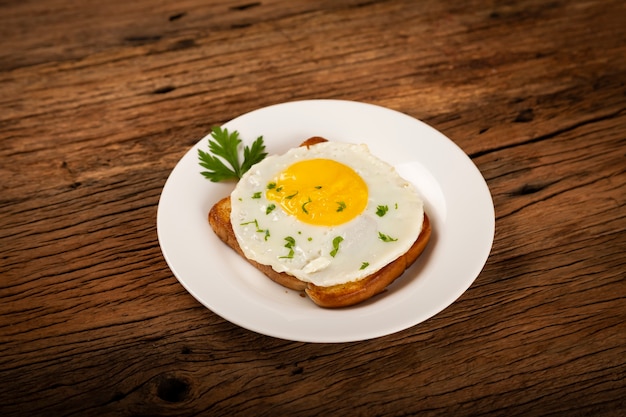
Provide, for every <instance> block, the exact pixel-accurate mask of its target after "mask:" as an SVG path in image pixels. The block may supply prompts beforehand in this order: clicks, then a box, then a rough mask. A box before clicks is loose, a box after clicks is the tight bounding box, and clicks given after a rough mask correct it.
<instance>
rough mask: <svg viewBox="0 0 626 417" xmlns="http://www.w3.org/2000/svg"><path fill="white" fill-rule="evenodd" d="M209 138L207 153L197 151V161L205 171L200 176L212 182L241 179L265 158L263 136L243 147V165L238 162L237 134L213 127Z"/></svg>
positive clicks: (239, 142) (238, 141)
mask: <svg viewBox="0 0 626 417" xmlns="http://www.w3.org/2000/svg"><path fill="white" fill-rule="evenodd" d="M211 138H212V139H209V152H205V151H203V150H202V149H198V159H199V161H200V166H201V167H203V168H205V169H207V171H202V172H201V174H202V175H203V176H204V177H205V178H207V179H209V180H211V181H213V182H219V181H224V180H228V179H238V178H241V176H242V175H243V174H245V173H246V172H247V171H248V170H249V169H250V167H252V165H254V164H256V163H257V162H260V161H261V160H263V158H265V157H266V156H267V153H266V152H265V144H264V143H263V136H259V137H258V138H257V139H256V140H255V141H254V143H252V146H251V147H248V146H245V147H244V150H243V163H240V162H239V145H240V144H241V139H240V138H239V132H237V131H236V130H235V131H233V132H232V133H229V132H228V129H222V128H221V127H214V128H213V129H212V130H211ZM227 164H228V165H230V167H229V166H228V165H227Z"/></svg>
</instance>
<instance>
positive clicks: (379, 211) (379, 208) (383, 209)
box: [376, 206, 389, 217]
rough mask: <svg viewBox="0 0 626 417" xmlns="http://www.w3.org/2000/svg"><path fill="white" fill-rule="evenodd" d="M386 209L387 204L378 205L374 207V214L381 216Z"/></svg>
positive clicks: (387, 208) (387, 207)
mask: <svg viewBox="0 0 626 417" xmlns="http://www.w3.org/2000/svg"><path fill="white" fill-rule="evenodd" d="M388 210H389V206H378V207H376V214H377V215H378V216H379V217H383V216H384V215H385V214H386V213H387V211H388Z"/></svg>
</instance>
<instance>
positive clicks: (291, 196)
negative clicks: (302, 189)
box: [276, 190, 298, 200]
mask: <svg viewBox="0 0 626 417" xmlns="http://www.w3.org/2000/svg"><path fill="white" fill-rule="evenodd" d="M276 191H279V190H276ZM297 195H298V191H296V192H295V193H293V194H291V195H288V196H287V197H285V198H288V199H289V200H291V199H292V198H294V197H295V196H297Z"/></svg>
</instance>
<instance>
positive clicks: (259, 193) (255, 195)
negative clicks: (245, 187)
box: [252, 191, 261, 198]
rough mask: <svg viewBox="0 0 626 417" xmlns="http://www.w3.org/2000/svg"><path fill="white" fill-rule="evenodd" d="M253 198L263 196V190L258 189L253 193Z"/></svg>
mask: <svg viewBox="0 0 626 417" xmlns="http://www.w3.org/2000/svg"><path fill="white" fill-rule="evenodd" d="M252 198H261V192H260V191H257V192H256V193H254V194H252Z"/></svg>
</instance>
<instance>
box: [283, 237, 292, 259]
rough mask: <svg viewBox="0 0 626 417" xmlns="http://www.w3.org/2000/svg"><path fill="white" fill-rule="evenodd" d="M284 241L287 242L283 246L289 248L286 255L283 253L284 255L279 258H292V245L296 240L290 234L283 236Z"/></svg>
mask: <svg viewBox="0 0 626 417" xmlns="http://www.w3.org/2000/svg"><path fill="white" fill-rule="evenodd" d="M285 241H286V242H287V243H285V247H286V248H287V249H289V253H288V254H287V255H285V256H281V257H280V258H284V259H292V258H293V255H294V253H295V252H294V250H293V247H294V246H295V245H296V240H295V239H294V238H292V237H291V236H287V237H286V238H285Z"/></svg>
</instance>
